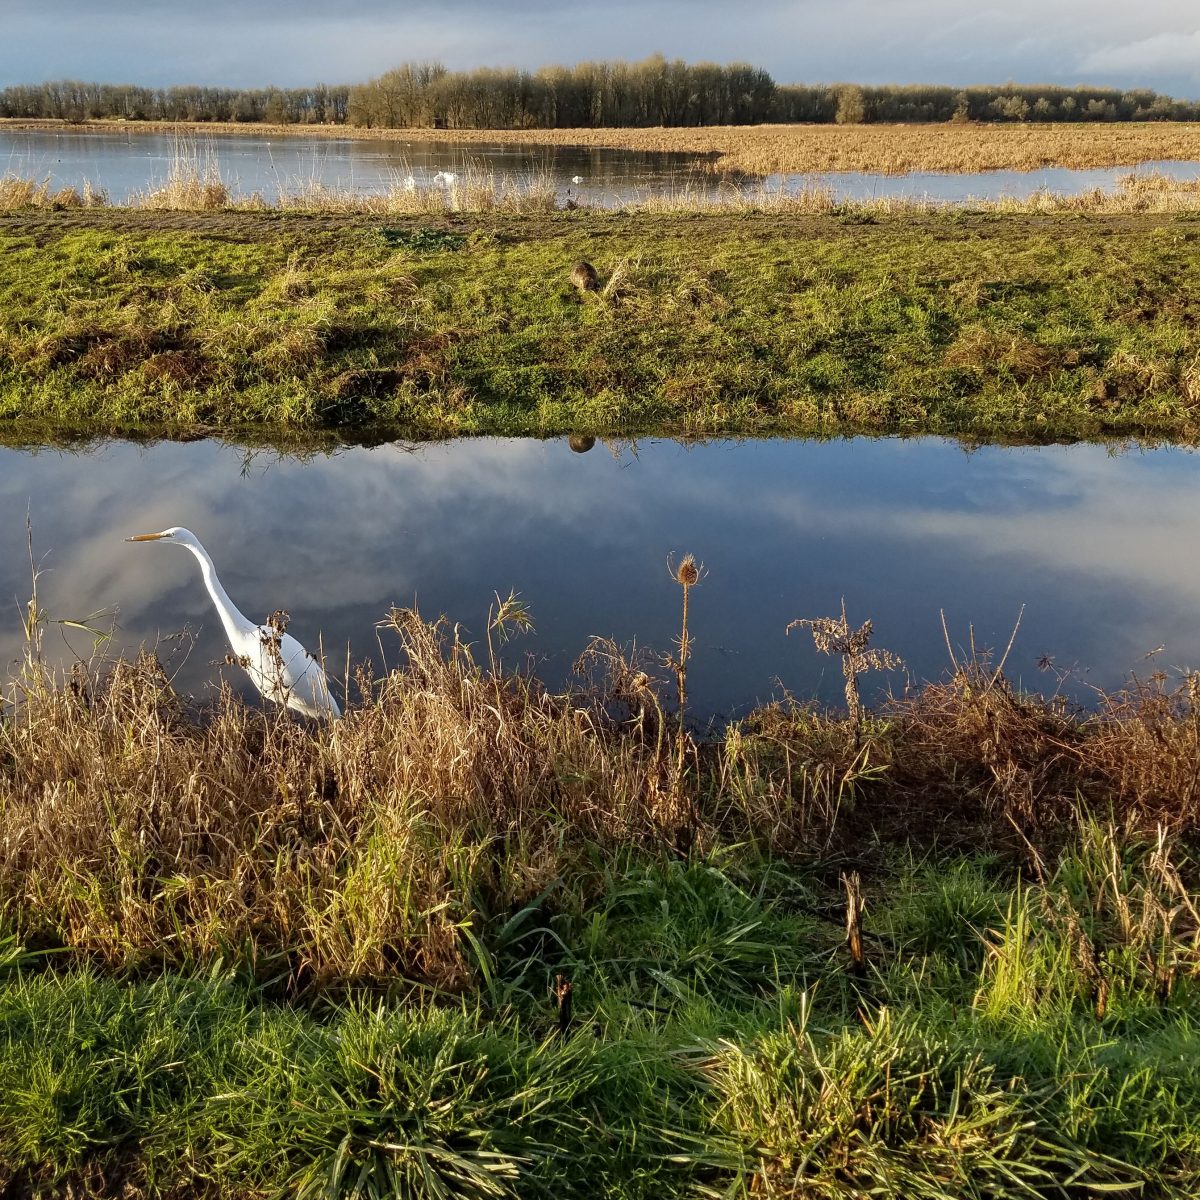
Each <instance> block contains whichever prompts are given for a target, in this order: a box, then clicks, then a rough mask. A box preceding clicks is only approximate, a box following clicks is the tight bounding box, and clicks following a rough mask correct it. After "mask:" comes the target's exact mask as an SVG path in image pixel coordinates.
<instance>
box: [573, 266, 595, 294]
mask: <svg viewBox="0 0 1200 1200" xmlns="http://www.w3.org/2000/svg"><path fill="white" fill-rule="evenodd" d="M571 282H572V283H573V284H574V285H575V286H576V287H577V288H578V289H579V290H580V291H581V292H594V291H595V290H596V289H597V288H598V287H599V286H600V276H599V275H597V274H596V268H595V267H593V266H592V264H591V263H589V262H579V263H576V264H575V268H574V270H572V272H571Z"/></svg>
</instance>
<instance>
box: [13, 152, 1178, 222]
mask: <svg viewBox="0 0 1200 1200" xmlns="http://www.w3.org/2000/svg"><path fill="white" fill-rule="evenodd" d="M108 205H109V201H108V197H107V194H106V193H104V192H102V191H97V190H95V189H93V188H92V187H91V186H90V185H85V186H84V187H83V189H75V188H58V189H54V188H52V187H51V185H50V183H49V181H47V180H43V181H38V180H32V179H23V178H19V177H17V176H12V175H7V176H4V177H2V178H0V212H19V211H22V210H29V209H42V210H45V209H49V210H54V211H61V210H66V209H78V208H98V207H107V206H108ZM121 207H127V208H132V209H143V210H150V211H173V212H213V211H225V210H236V211H240V212H306V213H328V214H345V215H347V216H371V215H376V216H430V217H437V216H444V215H446V214H448V213H471V214H479V215H485V214H499V215H513V216H516V215H522V214H524V215H544V214H548V213H553V212H556V211H563V210H566V211H570V210H575V209H587V208H588V205H587V204H586V202H583V201H581V200H579V199H576V198H574V197H569V196H567V195H566V194H565V193H564V194H563V195H561V196H560V195H559V193H558V191H557V189H556V187H555V185H554V182H553V180H552V179H551V178H550V176H549V175H542V176H537V177H534V178H532V179H519V178H513V177H509V176H498V175H496V174H495V173H493V172H491V171H489V170H488V169H487V168H485V167H481V166H472V167H468V168H466V169H464V171H463V172H462V173H461V174H460V175H457V176H456V177H455V179H454V181H453V182H451V183H449V184H442V183H433V182H430V181H420V182H418V181H416V180H407V179H405V178H404V177H403V176H400V175H397V177H396V179H395V180H394V181H393V182H392V183H391V184H390V185H389V187H388V188H387V189H386V190H385V191H382V192H359V191H353V190H348V189H345V188H341V187H335V186H332V185H328V184H324V183H322V182H320V181H318V180H314V179H307V180H296V181H294V182H293V183H292V184H291V185H288V186H285V187H283V188H281V189H280V190H279V192H278V194H277V195H276V196H275V197H274V198H273V199H271V198H268V197H265V196H263V195H262V194H260V193H251V194H243V193H239V192H237V191H235V190H234V189H233V187H232V186H231V185H230V184H228V183H227V182H226V181H225V180H224V179H222V178H221V176H220V173H219V171H217V170H216V168H215V166H213V167H209V166H203V167H198V166H189V165H188V164H187V163H186V162H176V163H175V164H174V165H173V166H172V168H171V171H170V174H169V176H168V179H167V181H166V182H165V183H163V184H161V185H160V186H157V187H154V188H151V189H148V190H146V191H144V192H141V193H137V194H135V195H133V196H132V197H130V199H129V200H128V201H127V202H126V204H125V205H123V206H121ZM605 207H606V208H607V209H608V211H618V212H626V213H634V214H637V213H646V214H657V215H670V214H689V213H739V214H747V215H749V214H755V213H762V214H779V215H795V216H823V215H837V216H842V217H851V218H853V217H854V216H862V217H864V218H868V219H869V218H873V217H880V216H888V215H894V216H913V215H919V214H927V213H935V212H944V211H947V210H950V209H954V208H967V209H970V210H971V211H980V212H997V213H1012V214H1022V213H1111V214H1118V213H1194V212H1197V211H1200V178H1197V179H1174V178H1172V177H1170V176H1167V175H1163V174H1156V173H1148V174H1134V173H1130V174H1129V175H1126V176H1123V177H1122V178H1120V179H1119V180H1118V181H1117V183H1116V186H1115V187H1113V188H1112V189H1111V190H1108V189H1104V188H1093V189H1091V190H1089V191H1087V192H1082V193H1077V194H1071V193H1064V192H1055V191H1052V190H1049V189H1046V190H1041V191H1037V192H1035V193H1033V194H1032V195H1030V196H1028V197H1024V198H1019V199H1018V198H1010V197H1000V198H997V199H979V200H976V199H971V200H968V201H963V202H959V201H945V200H938V199H936V198H932V197H925V196H876V197H872V198H869V199H863V200H842V199H839V198H838V196H837V194H836V193H835V191H834V189H833V188H832V187H829V186H826V185H815V184H814V185H806V186H801V187H798V188H796V187H783V186H779V185H773V184H766V183H761V184H756V185H747V186H735V185H732V184H729V185H725V186H720V187H717V188H716V189H710V188H706V187H704V186H701V185H696V184H691V185H689V184H684V185H682V186H679V187H674V188H670V189H665V190H649V189H647V190H645V191H643V192H641V193H633V194H631V195H630V196H628V197H627V198H625V199H623V200H621V201H620V202H618V203H615V204H612V205H606V206H605Z"/></svg>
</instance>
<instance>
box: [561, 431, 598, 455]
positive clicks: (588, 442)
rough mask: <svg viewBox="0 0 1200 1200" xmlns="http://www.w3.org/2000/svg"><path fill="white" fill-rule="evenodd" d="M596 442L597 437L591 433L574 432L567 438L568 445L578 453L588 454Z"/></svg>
mask: <svg viewBox="0 0 1200 1200" xmlns="http://www.w3.org/2000/svg"><path fill="white" fill-rule="evenodd" d="M595 444H596V439H595V438H594V437H592V435H591V434H590V433H573V434H571V436H570V437H569V438H567V445H568V446H570V447H571V449H572V450H574V451H575V453H576V454H586V453H587V452H588V451H589V450H590V449H591V448H592V447H593V446H594V445H595Z"/></svg>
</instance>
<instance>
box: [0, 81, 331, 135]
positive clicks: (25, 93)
mask: <svg viewBox="0 0 1200 1200" xmlns="http://www.w3.org/2000/svg"><path fill="white" fill-rule="evenodd" d="M349 99H350V88H349V87H326V86H325V85H324V84H318V85H317V86H316V87H311V88H253V89H248V88H220V87H167V88H147V87H135V86H134V85H132V84H113V83H81V82H80V81H78V80H74V79H62V80H56V81H54V82H51V83H39V84H31V85H26V86H16V87H7V88H4V89H3V90H2V91H0V116H4V117H51V118H57V119H58V120H62V121H96V120H106V119H112V118H124V119H125V120H128V121H269V122H271V123H273V124H294V123H300V124H307V125H323V124H333V125H341V124H344V123H345V122H346V119H347V111H348V107H349Z"/></svg>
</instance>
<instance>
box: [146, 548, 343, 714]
mask: <svg viewBox="0 0 1200 1200" xmlns="http://www.w3.org/2000/svg"><path fill="white" fill-rule="evenodd" d="M125 540H126V541H127V542H166V543H169V544H173V545H176V546H184V547H185V548H186V549H188V550H190V551H191V552H192V553H193V554H194V555H195V556H196V558H197V559H199V561H200V573H201V574H202V575H203V576H204V586H205V587H207V588H208V594H209V595H210V596H211V597H212V601H213V604H215V605H216V607H217V615H218V616H219V617H220V618H221V624H222V625H223V626H224V627H225V636H226V637H228V638H229V644H230V646H231V647H232V648H233V653H234V655H235V656H236V658H237V659H238V661H239V663H240V664H241V666H242V667H243V669H244V670H245V672H246V674H247V675H249V676H250V679H251V680H252V681H253V683H254V686H255V687H256V688H258V690H259V691H260V692H261V693H262V694H263V695H264V696H266V698H267V699H268V700H273V701H274V702H275V703H276V704H284V705H286V706H287V707H288V708H294V709H295V710H296V711H297V712H299V713H303V714H304V715H305V716H306V717H340V716H341V715H342V711H341V709H340V708H338V706H337V701H336V700H334V698H333V697H332V696H331V695H330V694H329V682H328V680H327V679H326V678H325V671H324V670H323V668H322V667H321V664H320V663H319V662H317V660H316V659H315V658H313V656H312V655H311V654H309V652H308V651H307V650H305V648H304V647H303V646H302V645H300V643H299V642H298V641H296V639H295V638H294V637H292V636H291V634H288V633H284V632H283V631H282V629H280V628H278V627H276V626H274V625H272V624H270V623H268V624H266V625H255V624H254V622H253V621H251V620H250V619H249V618H248V617H245V616H243V615H242V613H241V612H239V611H238V609H237V606H236V605H235V604H234V603H233V601H232V600H230V598H229V596H228V594H227V593H226V591H225V589H224V588H223V587H222V586H221V581H220V580H219V579H218V578H217V571H216V568H215V567H214V566H213V560H212V558H211V557H210V556H209V553H208V551H207V550H205V549H204V547H203V546H202V545H201V544H200V539H199V538H198V537H197V536H196V535H195V534H194V533H192V531H191V530H190V529H182V528H180V526H178V525H173V526H172V527H171V528H170V529H164V530H163V531H162V532H161V533H139V534H138V535H137V536H136V537H131V538H126V539H125Z"/></svg>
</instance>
